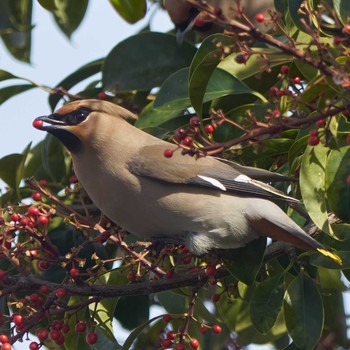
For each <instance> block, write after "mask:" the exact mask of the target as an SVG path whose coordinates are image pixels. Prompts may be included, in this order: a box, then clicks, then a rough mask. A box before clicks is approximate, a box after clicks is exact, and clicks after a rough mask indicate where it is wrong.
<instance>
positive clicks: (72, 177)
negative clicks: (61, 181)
mask: <svg viewBox="0 0 350 350" xmlns="http://www.w3.org/2000/svg"><path fill="white" fill-rule="evenodd" d="M69 182H70V183H71V184H76V183H78V182H79V180H78V178H77V176H76V175H72V176H71V177H70V178H69Z"/></svg>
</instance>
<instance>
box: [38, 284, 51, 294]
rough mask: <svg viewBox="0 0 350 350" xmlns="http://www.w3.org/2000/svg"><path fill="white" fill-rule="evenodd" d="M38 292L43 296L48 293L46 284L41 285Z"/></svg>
mask: <svg viewBox="0 0 350 350" xmlns="http://www.w3.org/2000/svg"><path fill="white" fill-rule="evenodd" d="M39 290H40V292H41V293H43V294H48V293H49V287H48V286H47V285H46V284H43V285H42V286H40V288H39Z"/></svg>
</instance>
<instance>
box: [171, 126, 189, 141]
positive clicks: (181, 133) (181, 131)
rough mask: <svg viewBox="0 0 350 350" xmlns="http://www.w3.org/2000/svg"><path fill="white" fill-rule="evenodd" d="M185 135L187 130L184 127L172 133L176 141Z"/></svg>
mask: <svg viewBox="0 0 350 350" xmlns="http://www.w3.org/2000/svg"><path fill="white" fill-rule="evenodd" d="M186 136H187V131H186V130H185V129H177V130H176V131H175V134H174V137H175V139H176V140H177V141H181V140H183V139H184V138H185V137H186Z"/></svg>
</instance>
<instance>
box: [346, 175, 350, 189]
mask: <svg viewBox="0 0 350 350" xmlns="http://www.w3.org/2000/svg"><path fill="white" fill-rule="evenodd" d="M346 183H347V184H348V185H349V186H350V175H348V177H347V178H346Z"/></svg>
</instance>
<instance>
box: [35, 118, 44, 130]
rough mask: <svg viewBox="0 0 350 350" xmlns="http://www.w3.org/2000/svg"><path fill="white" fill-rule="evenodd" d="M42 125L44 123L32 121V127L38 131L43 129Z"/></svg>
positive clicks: (38, 120)
mask: <svg viewBox="0 0 350 350" xmlns="http://www.w3.org/2000/svg"><path fill="white" fill-rule="evenodd" d="M43 125H44V122H43V121H42V120H40V119H34V121H33V126H34V128H35V129H39V130H40V129H41V128H42V127H43Z"/></svg>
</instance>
